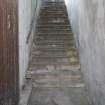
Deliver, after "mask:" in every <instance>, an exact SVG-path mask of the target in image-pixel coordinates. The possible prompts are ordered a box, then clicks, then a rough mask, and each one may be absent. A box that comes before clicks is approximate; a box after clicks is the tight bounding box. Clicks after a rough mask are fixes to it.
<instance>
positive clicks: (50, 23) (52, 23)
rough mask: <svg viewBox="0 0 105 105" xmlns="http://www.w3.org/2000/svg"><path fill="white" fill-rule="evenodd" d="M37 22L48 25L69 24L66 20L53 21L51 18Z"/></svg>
mask: <svg viewBox="0 0 105 105" xmlns="http://www.w3.org/2000/svg"><path fill="white" fill-rule="evenodd" d="M38 24H39V25H48V26H51V25H61V26H62V25H65V24H66V25H67V24H68V25H69V22H66V21H62V22H59V21H53V20H52V21H43V22H41V21H40V22H38Z"/></svg>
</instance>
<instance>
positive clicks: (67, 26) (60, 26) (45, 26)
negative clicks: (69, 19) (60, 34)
mask: <svg viewBox="0 0 105 105" xmlns="http://www.w3.org/2000/svg"><path fill="white" fill-rule="evenodd" d="M37 27H42V28H49V27H50V28H69V27H71V26H70V25H37Z"/></svg>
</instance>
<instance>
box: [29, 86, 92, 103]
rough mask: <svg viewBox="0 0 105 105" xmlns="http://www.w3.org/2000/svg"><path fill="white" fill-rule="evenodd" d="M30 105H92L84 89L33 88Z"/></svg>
mask: <svg viewBox="0 0 105 105" xmlns="http://www.w3.org/2000/svg"><path fill="white" fill-rule="evenodd" d="M28 105H90V104H89V103H88V98H87V94H86V91H85V90H84V88H33V89H32V93H31V96H30V99H29V102H28Z"/></svg>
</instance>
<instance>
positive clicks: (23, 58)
mask: <svg viewBox="0 0 105 105" xmlns="http://www.w3.org/2000/svg"><path fill="white" fill-rule="evenodd" d="M37 1H38V9H37V12H36V14H37V15H38V10H39V7H40V4H41V2H40V0H37ZM35 3H36V0H32V1H31V0H19V71H20V87H22V85H23V83H24V77H25V72H26V70H27V68H28V60H29V59H28V58H29V54H30V48H31V44H32V39H33V33H34V31H35V30H34V28H33V29H32V33H31V34H32V35H31V37H30V38H29V41H28V43H27V37H28V34H29V31H30V24H31V21H32V19H33V16H34V12H35V6H36V4H35ZM37 15H36V17H35V19H37ZM34 22H35V21H34Z"/></svg>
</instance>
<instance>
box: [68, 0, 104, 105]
mask: <svg viewBox="0 0 105 105" xmlns="http://www.w3.org/2000/svg"><path fill="white" fill-rule="evenodd" d="M67 2H68V3H67V8H68V13H69V18H70V21H71V24H72V28H73V32H74V34H75V38H76V43H77V44H78V51H79V54H80V62H81V70H82V73H83V74H84V80H85V82H86V87H87V89H88V93H89V95H90V99H91V100H92V101H91V102H93V103H92V105H105V0H68V1H67Z"/></svg>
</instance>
